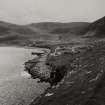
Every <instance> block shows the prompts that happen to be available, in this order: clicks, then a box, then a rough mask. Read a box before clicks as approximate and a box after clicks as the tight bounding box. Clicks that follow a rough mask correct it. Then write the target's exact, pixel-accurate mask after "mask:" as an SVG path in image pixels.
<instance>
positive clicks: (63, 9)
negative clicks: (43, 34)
mask: <svg viewBox="0 0 105 105" xmlns="http://www.w3.org/2000/svg"><path fill="white" fill-rule="evenodd" d="M103 16H105V0H0V20H2V21H7V22H12V23H16V24H29V23H36V22H81V21H83V22H92V21H95V20H97V19H99V18H101V17H103Z"/></svg>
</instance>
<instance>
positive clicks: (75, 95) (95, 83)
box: [30, 42, 105, 105]
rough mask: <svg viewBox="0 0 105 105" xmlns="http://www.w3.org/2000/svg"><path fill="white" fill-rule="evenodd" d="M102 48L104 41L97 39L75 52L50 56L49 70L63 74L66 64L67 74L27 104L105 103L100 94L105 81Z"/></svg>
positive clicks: (103, 52) (90, 104) (92, 104)
mask: <svg viewBox="0 0 105 105" xmlns="http://www.w3.org/2000/svg"><path fill="white" fill-rule="evenodd" d="M104 49H105V42H96V43H94V44H92V45H88V46H85V47H79V48H78V49H77V50H76V52H73V53H69V54H68V53H66V54H61V55H59V56H55V57H53V60H52V58H51V59H49V61H48V62H47V65H49V66H50V67H52V70H54V71H59V73H61V74H62V71H63V70H65V67H66V73H65V74H64V75H63V77H62V78H61V80H60V81H57V84H53V86H51V87H49V88H47V89H46V90H45V92H44V93H42V94H41V95H40V96H39V97H37V98H36V99H35V100H34V101H33V102H32V103H31V104H30V105H74V104H75V105H99V104H96V103H101V104H104V100H103V96H104V95H101V94H104V81H105V70H104V69H102V68H104V67H105V57H104V55H105V51H104ZM56 73H58V72H56ZM63 73H64V72H63ZM55 76H57V77H58V75H55ZM39 78H40V77H39ZM50 79H51V77H50ZM53 79H56V78H53ZM53 82H55V81H53ZM100 99H101V101H100Z"/></svg>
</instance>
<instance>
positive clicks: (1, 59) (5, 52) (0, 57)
mask: <svg viewBox="0 0 105 105" xmlns="http://www.w3.org/2000/svg"><path fill="white" fill-rule="evenodd" d="M32 51H38V49H25V48H16V47H0V105H28V104H29V103H30V102H32V101H33V99H35V97H37V96H38V95H39V94H40V93H41V92H43V90H44V88H46V87H47V84H37V82H36V80H33V79H29V78H27V77H26V76H25V74H24V72H23V70H24V65H23V64H24V62H25V61H27V60H29V59H32V58H33V57H36V56H35V55H34V56H32V55H31V52H32Z"/></svg>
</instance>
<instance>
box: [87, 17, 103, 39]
mask: <svg viewBox="0 0 105 105" xmlns="http://www.w3.org/2000/svg"><path fill="white" fill-rule="evenodd" d="M87 30H88V32H87V33H86V35H85V36H87V37H97V38H103V37H105V17H102V18H101V19H98V20H96V21H95V22H93V23H91V24H90V25H89V26H88V29H87Z"/></svg>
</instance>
